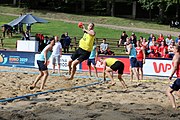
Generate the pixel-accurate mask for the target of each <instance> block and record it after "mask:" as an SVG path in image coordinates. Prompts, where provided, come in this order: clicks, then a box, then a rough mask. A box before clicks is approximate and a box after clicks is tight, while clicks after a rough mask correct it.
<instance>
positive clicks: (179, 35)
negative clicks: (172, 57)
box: [175, 34, 180, 44]
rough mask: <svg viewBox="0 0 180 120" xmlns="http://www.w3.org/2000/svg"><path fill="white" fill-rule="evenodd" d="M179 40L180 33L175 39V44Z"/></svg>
mask: <svg viewBox="0 0 180 120" xmlns="http://www.w3.org/2000/svg"><path fill="white" fill-rule="evenodd" d="M179 40H180V34H179V35H178V37H177V38H176V39H175V44H177V43H178V41H179Z"/></svg>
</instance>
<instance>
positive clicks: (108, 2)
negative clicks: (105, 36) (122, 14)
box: [106, 0, 111, 15]
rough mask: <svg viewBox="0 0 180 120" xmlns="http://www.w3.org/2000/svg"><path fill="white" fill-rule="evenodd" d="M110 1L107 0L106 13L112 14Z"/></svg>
mask: <svg viewBox="0 0 180 120" xmlns="http://www.w3.org/2000/svg"><path fill="white" fill-rule="evenodd" d="M110 3H111V2H110V1H109V0H106V8H107V9H106V14H107V15H111V6H110Z"/></svg>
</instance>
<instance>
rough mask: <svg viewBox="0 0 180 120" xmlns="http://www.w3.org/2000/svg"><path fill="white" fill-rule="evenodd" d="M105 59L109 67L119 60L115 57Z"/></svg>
mask: <svg viewBox="0 0 180 120" xmlns="http://www.w3.org/2000/svg"><path fill="white" fill-rule="evenodd" d="M105 61H106V64H107V66H108V67H111V66H112V65H113V64H114V63H115V62H116V61H119V60H118V59H116V58H106V59H105Z"/></svg>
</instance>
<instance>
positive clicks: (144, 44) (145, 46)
mask: <svg viewBox="0 0 180 120" xmlns="http://www.w3.org/2000/svg"><path fill="white" fill-rule="evenodd" d="M141 44H142V46H143V48H144V51H145V54H146V55H147V54H148V53H147V51H148V42H147V41H146V38H143V40H142V42H141Z"/></svg>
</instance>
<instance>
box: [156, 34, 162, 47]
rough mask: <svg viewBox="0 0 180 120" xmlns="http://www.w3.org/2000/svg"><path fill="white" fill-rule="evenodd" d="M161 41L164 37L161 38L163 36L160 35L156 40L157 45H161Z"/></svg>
mask: <svg viewBox="0 0 180 120" xmlns="http://www.w3.org/2000/svg"><path fill="white" fill-rule="evenodd" d="M162 41H164V36H163V34H162V33H161V34H159V37H158V39H157V40H156V42H157V43H159V44H161V42H162Z"/></svg>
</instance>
